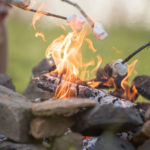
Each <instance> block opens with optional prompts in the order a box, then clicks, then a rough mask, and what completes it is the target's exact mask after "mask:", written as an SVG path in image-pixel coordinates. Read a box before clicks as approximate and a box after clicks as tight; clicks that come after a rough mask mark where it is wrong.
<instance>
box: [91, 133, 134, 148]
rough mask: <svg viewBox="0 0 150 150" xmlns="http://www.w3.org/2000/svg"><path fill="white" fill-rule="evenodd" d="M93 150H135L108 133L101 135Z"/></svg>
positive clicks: (130, 145)
mask: <svg viewBox="0 0 150 150" xmlns="http://www.w3.org/2000/svg"><path fill="white" fill-rule="evenodd" d="M93 150H135V148H134V147H133V145H132V144H130V143H128V142H126V141H124V140H122V139H120V138H119V137H117V136H115V135H112V134H110V133H104V134H103V135H101V136H100V137H99V138H98V140H97V142H96V144H95V147H94V149H93Z"/></svg>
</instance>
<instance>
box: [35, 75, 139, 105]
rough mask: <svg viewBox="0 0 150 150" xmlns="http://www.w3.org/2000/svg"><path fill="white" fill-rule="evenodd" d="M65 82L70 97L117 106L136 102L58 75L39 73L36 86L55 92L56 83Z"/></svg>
mask: <svg viewBox="0 0 150 150" xmlns="http://www.w3.org/2000/svg"><path fill="white" fill-rule="evenodd" d="M60 84H63V85H64V84H65V85H66V86H67V87H68V86H69V88H70V92H71V97H82V98H90V99H92V100H95V101H97V102H99V103H100V104H102V105H103V104H114V106H117V107H135V106H136V104H134V103H132V102H130V101H129V100H125V99H121V98H117V97H115V96H112V95H109V94H108V93H107V92H106V91H104V90H99V89H95V88H91V87H88V86H85V85H81V84H76V83H71V82H68V81H65V80H63V79H61V78H59V77H55V76H52V75H48V74H45V75H41V76H40V78H39V79H38V80H37V86H38V87H39V88H42V89H43V90H46V91H49V92H52V93H54V92H56V89H57V90H58V88H57V87H58V85H60Z"/></svg>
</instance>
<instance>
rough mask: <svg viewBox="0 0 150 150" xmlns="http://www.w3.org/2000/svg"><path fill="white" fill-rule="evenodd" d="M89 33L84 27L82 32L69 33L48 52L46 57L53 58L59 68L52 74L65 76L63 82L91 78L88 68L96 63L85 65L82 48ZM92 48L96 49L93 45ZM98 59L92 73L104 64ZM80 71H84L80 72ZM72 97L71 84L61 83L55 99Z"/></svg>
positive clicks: (54, 43)
mask: <svg viewBox="0 0 150 150" xmlns="http://www.w3.org/2000/svg"><path fill="white" fill-rule="evenodd" d="M87 33H88V32H87V29H86V27H84V28H83V29H82V30H81V31H80V32H77V31H75V30H74V31H73V32H70V33H68V34H67V36H64V35H61V36H60V37H58V38H57V39H56V40H54V41H53V42H52V43H51V44H50V46H49V47H48V48H47V50H46V57H51V56H52V57H53V58H54V61H55V63H56V66H57V68H56V69H55V70H54V71H53V72H51V73H50V74H58V75H59V76H63V80H65V81H69V82H71V83H76V82H77V81H78V80H84V79H85V76H86V77H87V76H89V74H90V71H88V70H87V68H88V67H89V66H94V65H95V61H94V60H92V61H90V62H88V63H84V62H83V60H82V52H81V47H82V45H83V42H84V41H85V38H86V35H87ZM86 41H87V39H86ZM88 42H89V46H90V47H91V45H92V42H91V41H90V40H89V39H88ZM92 48H93V49H94V47H93V45H92ZM95 52H96V49H95ZM97 59H98V63H97V65H96V67H95V68H94V69H93V70H92V71H91V72H94V71H96V70H97V68H98V67H99V66H100V64H101V62H102V59H101V57H100V56H98V57H97ZM80 70H82V71H81V72H80ZM70 96H71V84H67V85H66V84H65V83H61V84H60V85H59V86H58V87H57V89H56V92H55V97H56V98H65V97H70ZM74 96H76V95H74Z"/></svg>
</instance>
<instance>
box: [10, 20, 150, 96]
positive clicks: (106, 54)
mask: <svg viewBox="0 0 150 150" xmlns="http://www.w3.org/2000/svg"><path fill="white" fill-rule="evenodd" d="M38 29H39V30H40V31H42V32H44V33H45V35H46V39H47V42H46V43H44V42H43V41H42V40H41V39H40V38H35V31H34V30H33V28H32V26H31V22H23V21H21V20H15V19H9V20H8V37H9V63H8V74H9V75H10V76H11V77H12V78H13V82H14V84H15V86H16V89H17V91H18V92H20V93H21V92H22V91H23V90H24V89H25V88H26V86H27V84H28V82H29V79H30V76H31V74H32V73H31V70H32V67H33V66H34V65H36V64H37V63H38V62H39V61H40V60H41V59H42V58H44V55H45V50H46V48H47V46H48V45H49V44H50V43H51V42H52V40H53V39H55V38H57V37H58V36H59V35H60V34H64V33H65V32H64V31H63V30H61V29H60V28H59V27H56V28H38ZM107 31H108V33H109V37H108V38H107V39H106V40H104V41H99V40H97V39H96V38H95V37H93V35H89V38H90V39H92V41H93V44H94V46H95V48H96V49H97V50H98V52H97V53H96V54H95V55H92V54H91V51H88V50H87V45H84V47H83V54H84V55H83V57H84V58H86V60H90V59H95V58H96V55H101V57H102V59H103V63H102V66H104V65H105V64H106V63H109V62H111V61H112V60H117V59H119V58H125V57H126V56H128V54H130V53H131V52H132V51H134V50H135V49H137V48H139V47H140V46H142V45H144V44H145V43H146V42H148V41H149V40H150V33H149V31H147V30H145V29H143V28H138V27H136V28H128V27H122V26H120V27H116V28H113V27H112V28H108V29H107ZM118 50H119V51H120V52H119V53H117V52H116V51H118ZM149 57H150V48H149V49H147V50H145V51H143V52H141V53H140V54H138V55H137V56H136V58H137V59H138V63H137V65H136V71H137V72H138V74H139V75H142V74H147V75H150V63H149ZM134 59H135V58H134ZM134 59H132V61H133V60H134ZM130 62H131V61H130ZM130 62H129V63H130Z"/></svg>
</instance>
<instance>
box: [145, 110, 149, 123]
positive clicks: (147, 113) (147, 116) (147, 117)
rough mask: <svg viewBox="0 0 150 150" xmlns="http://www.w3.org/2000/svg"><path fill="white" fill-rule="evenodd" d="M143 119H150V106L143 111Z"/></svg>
mask: <svg viewBox="0 0 150 150" xmlns="http://www.w3.org/2000/svg"><path fill="white" fill-rule="evenodd" d="M145 119H146V120H150V108H149V109H148V110H147V111H146V113H145Z"/></svg>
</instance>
